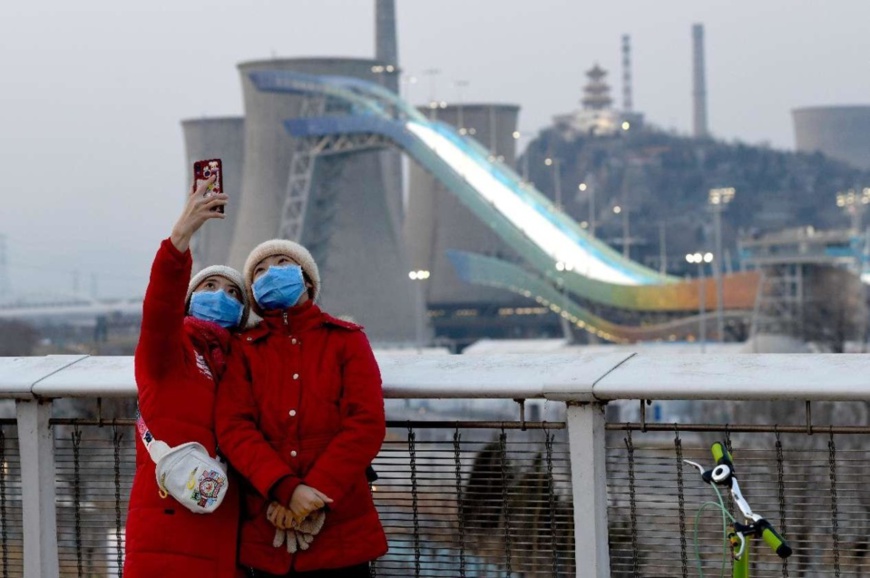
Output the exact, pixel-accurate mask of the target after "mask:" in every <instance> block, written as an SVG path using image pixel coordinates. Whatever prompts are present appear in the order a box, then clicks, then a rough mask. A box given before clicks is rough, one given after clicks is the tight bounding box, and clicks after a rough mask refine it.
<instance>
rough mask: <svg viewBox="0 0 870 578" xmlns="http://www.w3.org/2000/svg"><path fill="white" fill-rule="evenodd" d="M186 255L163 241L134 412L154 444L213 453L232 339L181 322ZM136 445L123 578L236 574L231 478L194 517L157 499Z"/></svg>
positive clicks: (235, 501)
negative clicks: (212, 507)
mask: <svg viewBox="0 0 870 578" xmlns="http://www.w3.org/2000/svg"><path fill="white" fill-rule="evenodd" d="M190 268H191V258H190V252H189V251H188V252H185V253H184V254H182V253H181V252H179V251H178V250H177V249H176V248H175V246H174V245H173V244H172V243H171V242H170V241H169V240H168V239H167V240H165V241H163V243H162V244H161V246H160V250H159V251H158V252H157V257H155V259H154V265H153V266H152V268H151V282H150V283H149V284H148V291H147V292H146V294H145V305H144V310H143V314H142V331H141V333H140V336H139V344H138V346H137V347H136V357H135V367H136V384H137V386H138V389H139V407H140V409H141V412H142V416H143V418H144V419H145V422H146V424H147V425H148V428H149V429H150V430H151V432H152V433H153V434H154V436H155V438H156V439H159V440H162V441H164V442H166V443H167V444H169V445H170V446H176V445H179V444H183V443H185V442H192V441H196V442H199V443H201V444H202V445H203V446H205V448H206V449H207V450H208V452H209V454H210V455H212V456H214V455H215V447H216V440H215V434H214V403H215V395H216V384H215V379H213V377H214V378H217V379H220V376H221V374H222V373H223V372H224V368H225V366H226V362H225V359H226V353H227V351H228V346H229V343H230V335H229V333H228V332H227V331H226V330H225V329H223V328H222V327H220V326H219V325H217V324H215V323H210V322H207V321H201V320H199V319H195V318H193V317H185V307H184V298H185V294H186V292H187V284H188V280H189V279H190ZM137 438H138V439H137V440H136V475H135V477H134V478H133V489H132V491H131V493H130V509H129V512H128V515H127V535H126V560H125V562H124V576H125V577H126V578H137V577H140V576H141V577H147V578H156V577H158V576H208V577H209V578H229V577H232V576H235V575H236V544H237V537H238V519H239V498H238V487H237V486H238V483H237V480H236V479H232V478H231V479H230V480H229V484H230V486H229V490H228V493H227V496H226V497H225V498H224V501H223V503H221V505H220V507H219V508H218V509H217V510H216V511H215V512H214V513H211V514H194V513H193V512H191V511H190V510H188V509H187V508H185V507H184V506H182V505H181V504H179V503H178V502H176V501H175V500H174V499H173V498H172V497H171V496H170V497H167V498H161V497H160V495H159V494H158V488H157V480H156V479H155V475H154V462H152V461H151V457H150V456H149V455H148V451H147V450H146V449H145V445H144V444H143V443H142V439H141V438H139V437H138V434H137Z"/></svg>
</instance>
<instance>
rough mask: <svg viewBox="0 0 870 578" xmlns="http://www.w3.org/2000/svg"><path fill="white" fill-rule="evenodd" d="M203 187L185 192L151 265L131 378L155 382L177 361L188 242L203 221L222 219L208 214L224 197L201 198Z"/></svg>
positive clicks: (188, 260) (187, 275) (188, 261)
mask: <svg viewBox="0 0 870 578" xmlns="http://www.w3.org/2000/svg"><path fill="white" fill-rule="evenodd" d="M208 184H209V183H208V182H206V183H203V185H202V186H200V187H199V188H198V189H195V190H194V189H193V188H192V187H191V191H190V194H189V195H188V198H187V202H186V203H185V205H184V210H183V211H182V213H181V216H180V217H179V218H178V221H177V222H176V223H175V226H174V227H173V228H172V235H171V236H170V237H169V238H168V239H165V240H164V241H163V243H161V245H160V249H159V250H158V251H157V256H156V257H155V258H154V263H153V265H152V266H151V279H150V281H149V282H148V289H147V290H146V292H145V303H144V305H143V309H142V329H141V331H140V334H139V343H138V345H137V346H136V358H135V364H136V373H137V374H142V373H145V374H148V375H150V376H152V377H154V378H160V377H162V376H163V375H164V374H165V373H166V371H168V370H169V369H170V368H172V367H178V363H179V362H180V360H181V359H183V355H184V350H183V331H184V315H185V309H184V296H185V294H186V293H187V284H188V281H189V280H190V269H191V267H192V259H191V256H190V249H189V247H190V239H191V238H192V237H193V234H194V233H196V231H198V230H199V228H200V227H202V225H203V223H205V222H206V221H207V220H209V219H222V218H224V215H223V213H218V212H216V211H213V210H212V209H213V208H214V207H217V206H221V205H225V204H226V195H213V196H211V197H208V198H206V197H205V196H204V193H205V190H206V187H207V186H208ZM150 381H151V380H148V382H150Z"/></svg>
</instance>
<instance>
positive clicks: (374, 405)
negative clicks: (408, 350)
mask: <svg viewBox="0 0 870 578" xmlns="http://www.w3.org/2000/svg"><path fill="white" fill-rule="evenodd" d="M347 353H348V355H347V358H346V360H345V362H344V364H343V366H342V368H341V379H342V390H343V392H344V393H343V395H342V398H341V406H340V411H341V431H340V432H339V433H338V435H337V436H335V437H334V438H333V439H332V441H331V442H330V443H329V445H328V446H327V447H326V449H325V450H324V451H323V453H322V454H321V455H320V457H319V458H318V459H317V461H316V462H315V464H314V466H313V467H312V468H311V470H310V471H309V472H308V474H307V475H306V476H305V480H304V483H305V484H307V485H309V486H311V487H313V488H316V489H317V490H319V491H321V492H323V493H324V494H326V495H327V496H329V497H330V498H332V499H333V500H335V501H339V500H341V498H342V496H343V495H344V494H345V492H347V491H348V490H349V489H350V487H351V486H352V484H354V483H355V482H357V481H358V480H359V478H360V476H362V475H363V472H364V471H365V469H366V468H367V467H368V466H369V465H371V463H372V460H374V459H375V456H377V455H378V452H379V451H380V449H381V445H382V444H383V441H384V435H385V434H386V423H385V417H384V394H383V390H382V388H381V373H380V370H379V369H378V364H377V362H376V361H375V356H374V354H373V353H372V348H371V346H370V345H369V342H368V339H366V336H365V333H363V332H362V331H354V332H352V333H351V334H350V335H349V337H348V343H347Z"/></svg>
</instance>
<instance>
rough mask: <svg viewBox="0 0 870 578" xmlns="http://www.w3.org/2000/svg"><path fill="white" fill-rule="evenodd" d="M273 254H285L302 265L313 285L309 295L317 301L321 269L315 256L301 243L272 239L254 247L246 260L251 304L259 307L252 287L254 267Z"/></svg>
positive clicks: (245, 269)
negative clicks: (315, 260)
mask: <svg viewBox="0 0 870 578" xmlns="http://www.w3.org/2000/svg"><path fill="white" fill-rule="evenodd" d="M273 255H285V256H287V257H290V258H291V259H293V260H294V261H296V262H297V263H299V265H300V266H301V267H302V272H303V273H305V275H307V276H308V279H309V280H310V281H311V285H312V286H313V287H312V288H311V289H309V291H308V295H309V297H311V300H312V301H316V300H317V297H318V296H320V270H319V269H318V268H317V263H315V262H314V257H312V256H311V253H310V252H309V251H308V249H306V248H305V247H303V246H302V245H300V244H299V243H294V242H293V241H288V240H286V239H272V240H271V241H266V242H265V243H260V244H259V245H257V246H256V247H254V250H253V251H251V254H250V255H248V258H247V260H246V261H245V268H244V269H243V271H244V275H245V289H246V290H247V292H248V299H249V300H250V302H251V305H252V306H253V307H254V308H255V309H259V308H258V307H257V301H256V299H254V290H253V288H252V287H251V286H252V285H253V284H254V269H255V268H256V267H257V265H259V264H260V261H262V260H263V259H265V258H267V257H272V256H273Z"/></svg>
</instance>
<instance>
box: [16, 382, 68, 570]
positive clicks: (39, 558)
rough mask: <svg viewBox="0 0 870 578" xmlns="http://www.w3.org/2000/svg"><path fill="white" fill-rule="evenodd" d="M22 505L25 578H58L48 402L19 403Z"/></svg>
mask: <svg viewBox="0 0 870 578" xmlns="http://www.w3.org/2000/svg"><path fill="white" fill-rule="evenodd" d="M15 406H16V410H17V416H18V447H19V451H20V452H21V501H22V507H23V521H24V577H25V578H57V576H58V559H57V513H56V509H55V494H54V483H55V468H54V435H53V432H52V430H51V427H50V425H49V419H50V418H51V402H41V401H39V400H36V399H33V400H18V401H16V403H15Z"/></svg>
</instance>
